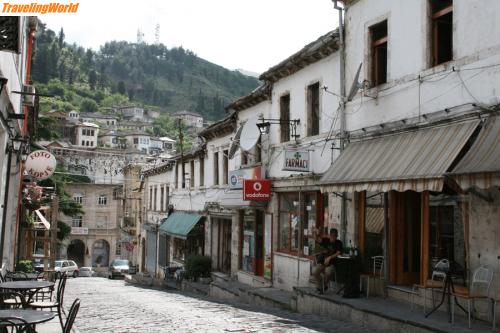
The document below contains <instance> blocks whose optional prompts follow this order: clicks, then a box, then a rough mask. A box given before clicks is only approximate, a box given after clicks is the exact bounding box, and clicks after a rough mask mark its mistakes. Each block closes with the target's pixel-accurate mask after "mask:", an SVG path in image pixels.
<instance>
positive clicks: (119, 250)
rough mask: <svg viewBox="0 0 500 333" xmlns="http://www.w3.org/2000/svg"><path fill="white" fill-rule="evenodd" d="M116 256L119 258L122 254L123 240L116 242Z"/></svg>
mask: <svg viewBox="0 0 500 333" xmlns="http://www.w3.org/2000/svg"><path fill="white" fill-rule="evenodd" d="M115 254H116V255H117V256H119V255H121V254H122V242H121V240H118V241H116V252H115Z"/></svg>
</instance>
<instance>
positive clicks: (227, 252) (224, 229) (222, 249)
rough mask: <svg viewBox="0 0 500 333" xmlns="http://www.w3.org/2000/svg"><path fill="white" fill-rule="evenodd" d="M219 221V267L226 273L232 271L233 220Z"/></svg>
mask: <svg viewBox="0 0 500 333" xmlns="http://www.w3.org/2000/svg"><path fill="white" fill-rule="evenodd" d="M217 221H218V231H219V235H218V236H219V237H218V240H219V241H218V254H217V259H218V260H217V261H218V265H217V268H218V269H219V270H220V271H221V272H223V273H226V274H230V273H231V220H223V219H219V220H217Z"/></svg>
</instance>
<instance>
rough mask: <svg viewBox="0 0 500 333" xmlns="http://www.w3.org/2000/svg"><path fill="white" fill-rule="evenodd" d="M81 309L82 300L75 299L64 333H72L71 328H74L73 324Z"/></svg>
mask: <svg viewBox="0 0 500 333" xmlns="http://www.w3.org/2000/svg"><path fill="white" fill-rule="evenodd" d="M79 309H80V299H78V298H77V299H75V301H74V302H73V304H72V305H71V308H70V309H69V312H68V318H67V319H66V323H65V324H64V326H63V333H70V332H71V328H72V327H73V323H74V322H75V318H76V315H77V314H78V310H79Z"/></svg>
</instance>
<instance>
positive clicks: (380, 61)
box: [370, 20, 387, 87]
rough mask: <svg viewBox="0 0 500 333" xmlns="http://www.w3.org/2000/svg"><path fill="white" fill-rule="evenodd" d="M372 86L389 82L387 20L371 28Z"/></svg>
mask: <svg viewBox="0 0 500 333" xmlns="http://www.w3.org/2000/svg"><path fill="white" fill-rule="evenodd" d="M370 37H371V62H372V63H371V71H372V72H371V79H372V86H374V87H375V86H378V85H380V84H382V83H386V82H387V20H386V21H383V22H381V23H378V24H376V25H374V26H372V27H371V28H370Z"/></svg>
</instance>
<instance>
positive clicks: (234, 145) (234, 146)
mask: <svg viewBox="0 0 500 333" xmlns="http://www.w3.org/2000/svg"><path fill="white" fill-rule="evenodd" d="M243 126H245V124H242V125H240V127H239V128H238V131H237V132H236V135H235V136H234V138H233V142H231V147H230V148H229V154H228V158H229V159H232V158H233V157H234V154H235V153H236V150H238V148H239V147H240V138H241V132H242V131H243Z"/></svg>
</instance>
